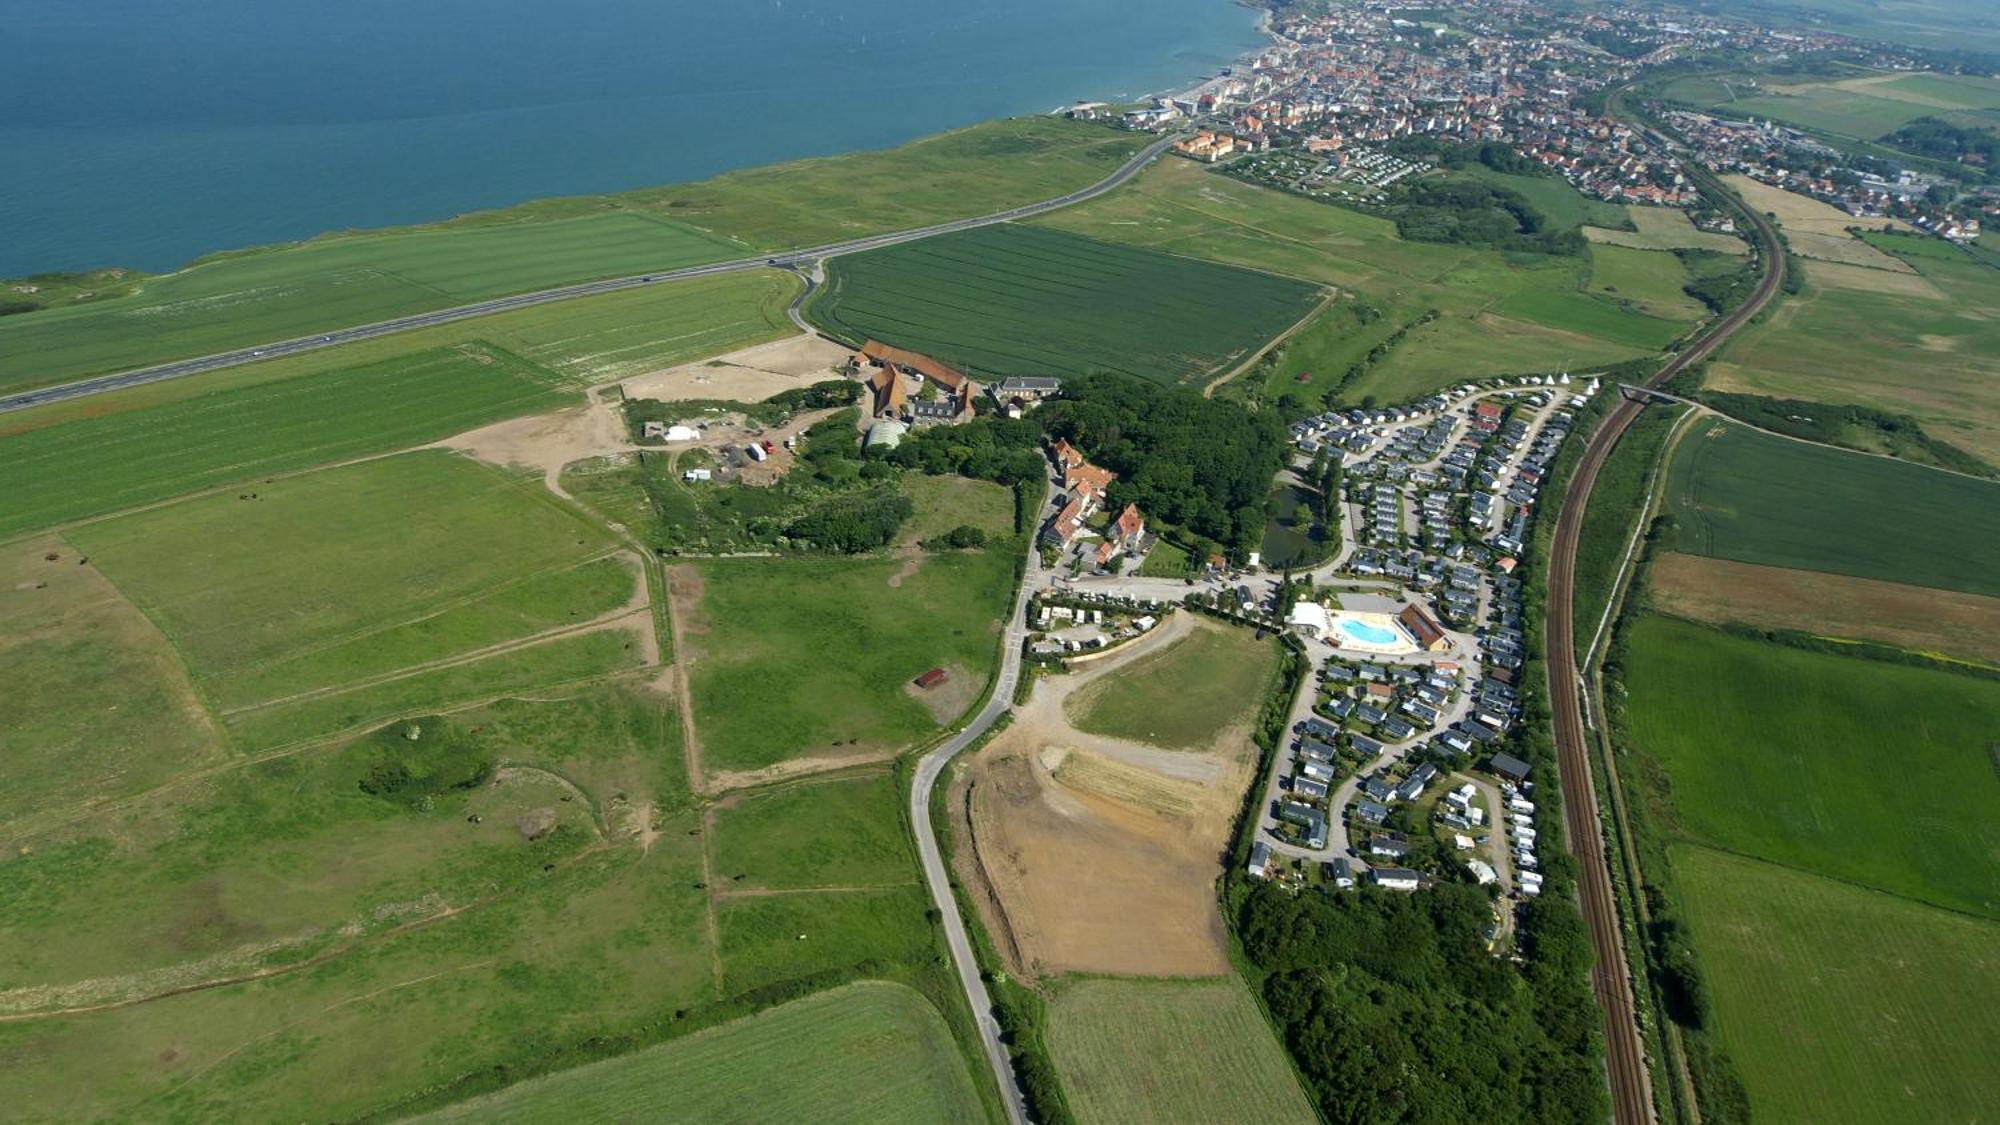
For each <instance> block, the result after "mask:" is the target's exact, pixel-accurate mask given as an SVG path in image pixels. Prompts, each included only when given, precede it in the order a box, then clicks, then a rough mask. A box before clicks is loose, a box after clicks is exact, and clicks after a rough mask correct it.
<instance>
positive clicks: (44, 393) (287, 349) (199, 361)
mask: <svg viewBox="0 0 2000 1125" xmlns="http://www.w3.org/2000/svg"><path fill="white" fill-rule="evenodd" d="M1175 139H1176V138H1175V136H1174V135H1168V136H1165V137H1162V138H1160V139H1159V140H1157V141H1154V142H1153V143H1152V144H1150V145H1147V146H1146V147H1145V148H1144V149H1142V150H1140V151H1139V152H1138V153H1137V154H1135V155H1134V156H1133V157H1132V159H1130V160H1127V161H1126V162H1125V163H1124V164H1123V165H1121V166H1120V167H1119V168H1118V170H1117V171H1115V172H1113V173H1111V174H1110V175H1109V176H1106V177H1105V178H1104V179H1102V180H1099V181H1097V182H1096V183H1094V184H1092V185H1090V186H1089V187H1086V188H1080V189H1078V190H1076V191H1073V192H1070V193H1069V194H1068V195H1063V196H1058V197H1056V198H1055V199H1045V200H1043V201H1042V202H1040V203H1029V204H1026V205H1024V206H1021V207H1013V208H1010V209H1008V210H1005V211H996V212H994V213H992V214H990V215H980V216H977V217H975V218H970V219H954V220H952V221H951V222H948V223H938V224H935V225H933V226H928V227H917V228H916V229H914V230H905V231H895V232H892V233H889V234H878V235H871V236H869V237H867V238H856V239H850V240H848V241H846V242H833V243H828V244H827V245H825V246H813V247H808V248H806V249H803V250H785V251H781V252H779V253H776V254H769V255H764V256H761V257H755V258H737V259H735V260H733V261H727V262H710V263H709V264H707V265H702V266H688V267H686V268H684V269H677V270H665V271H662V272H660V273H648V274H635V275H633V276H631V277H617V278H608V279H606V280H603V281H586V282H580V283H578V284H575V285H561V286H557V287H556V288H553V289H543V290H539V291H537V292H534V293H517V294H515V295H514V296H512V297H495V298H493V299H492V300H488V301H475V302H473V303H472V304H469V305H459V306H457V307H456V308H449V309H438V310H436V311H434V312H427V313H415V314H412V315H410V316H401V317H397V318H395V319H393V320H382V321H377V322H375V323H373V324H363V325H357V326H355V327H353V328H341V329H336V330H334V331H332V332H325V333H321V334H319V335H314V336H300V337H297V338H295V339H291V340H280V341H277V342H275V343H269V344H260V345H257V346H254V347H248V348H237V349H235V350H233V351H226V352H217V353H215V354H214V355H206V356H200V357H198V358H195V359H183V360H177V361H175V362H173V363H163V364H160V365H158V366H155V367H142V368H139V369H137V370H134V371H121V372H116V373H113V374H110V375H98V376H94V377H92V378H89V379H82V380H78V381H77V382H74V383H63V384H60V385H58V386H54V387H42V388H39V389H37V390H31V391H22V392H20V393H19V394H13V395H7V396H5V397H0V413H4V412H6V411H9V410H22V409H25V408H27V407H30V406H42V405H45V404H47V403H51V402H61V401H63V400H65V399H73V398H83V397H85V396H87V395H94V394H102V393H104V392H105V391H112V390H118V389H120V388H122V387H136V386H139V385H141V384H144V383H157V382H160V381H161V380H164V379H178V378H180V377H181V376H183V375H196V374H200V373H201V372H204V371H216V370H220V369H221V368H225V367H236V366H239V365H241V364H245V363H255V362H257V361H259V360H265V359H276V358H278V357H279V356H287V355H297V354H298V353H300V352H309V351H316V350H318V349H320V348H331V347H334V346H336V345H339V344H351V343H354V342H355V341H357V340H372V339H374V338H376V337H378V336H390V335H394V334H395V333H397V332H408V331H410V330H411V329H413V328H430V327H433V326H435V325H439V324H451V323H453V322H455V321H460V320H470V319H472V318H474V317H480V316H491V315H492V314H494V313H500V312H508V311H511V310H513V309H522V308H528V307H529V306H532V305H546V304H550V303H552V302H555V301H567V300H571V299H572V298H576V297H593V296H596V295H598V294H600V293H615V292H617V291H619V290H621V289H635V288H637V287H639V286H642V285H658V284H663V283H665V282H670V281H686V280H689V279H691V278H697V277H712V276H714V275H716V274H724V273H738V272H741V271H743V270H754V269H766V268H770V267H773V266H775V267H777V268H779V269H793V268H795V267H800V266H804V267H805V268H807V269H808V270H811V269H813V268H814V263H816V262H818V261H820V260H822V259H825V258H833V257H838V256H840V255H842V254H856V253H860V252H861V251H863V250H879V249H881V248H883V247H885V246H896V245H899V244H901V243H904V242H915V241H917V240H919V239H924V238H935V237H936V236H938V235H941V234H954V233H956V232H958V231H966V230H973V229H975V228H977V227H985V226H992V225H993V224H995V223H1005V222H1011V221H1013V220H1015V219H1026V218H1031V217H1033V216H1035V215H1040V214H1043V213H1045V212H1049V211H1054V210H1057V209H1059V208H1063V207H1069V206H1072V205H1073V204H1077V203H1082V202H1083V201H1085V200H1087V199H1094V198H1096V197H1097V196H1100V195H1103V194H1104V193H1105V192H1107V191H1110V190H1112V189H1113V188H1116V187H1118V186H1119V185H1121V184H1123V183H1125V181H1127V180H1129V179H1131V178H1132V177H1133V176H1135V175H1137V174H1138V173H1139V170H1140V169H1141V168H1144V167H1145V166H1146V165H1147V164H1150V163H1151V162H1152V161H1153V159H1154V158H1155V157H1157V156H1159V155H1160V154H1161V153H1162V152H1165V151H1166V150H1167V148H1168V147H1169V146H1171V145H1172V144H1173V143H1174V140H1175Z"/></svg>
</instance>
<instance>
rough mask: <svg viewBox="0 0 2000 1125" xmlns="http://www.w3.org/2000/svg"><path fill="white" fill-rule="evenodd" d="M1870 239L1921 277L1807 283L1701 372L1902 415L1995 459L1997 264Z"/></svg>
mask: <svg viewBox="0 0 2000 1125" xmlns="http://www.w3.org/2000/svg"><path fill="white" fill-rule="evenodd" d="M1871 241H1874V242H1875V244H1876V245H1877V246H1879V247H1881V248H1882V249H1886V250H1889V251H1890V252H1892V253H1897V254H1899V255H1902V256H1903V257H1904V258H1905V259H1906V260H1908V261H1909V262H1910V264H1911V265H1912V266H1914V267H1916V269H1917V270H1918V272H1919V273H1920V274H1922V281H1924V282H1928V283H1929V285H1928V287H1926V289H1921V290H1917V291H1903V290H1902V289H1901V287H1900V286H1896V287H1892V286H1889V285H1883V286H1881V287H1880V288H1877V289H1874V290H1871V291H1866V292H1864V291H1861V290H1857V289H1844V288H1832V287H1827V286H1814V287H1812V288H1810V289H1809V290H1808V291H1807V292H1806V293H1805V294H1804V295H1803V296H1799V297H1789V298H1787V299H1786V300H1785V302H1784V304H1782V305H1781V306H1779V307H1778V308H1777V310H1776V311H1775V312H1774V313H1773V314H1772V315H1771V316H1769V317H1767V318H1766V319H1764V320H1762V321H1760V322H1758V323H1756V324H1753V325H1751V326H1749V327H1748V328H1746V329H1745V330H1744V331H1743V332H1742V333H1740V334H1739V335H1738V337H1737V338H1736V339H1735V340H1733V341H1732V342H1731V343H1730V345H1729V347H1728V349H1727V350H1726V351H1725V352H1724V353H1723V355H1722V360H1721V362H1718V363H1717V364H1716V365H1715V367H1714V370H1713V371H1712V373H1711V375H1710V377H1709V378H1710V382H1711V383H1712V384H1713V385H1715V386H1717V388H1718V389H1722V390H1741V391H1750V392H1753V393H1756V394H1765V395H1770V396H1772V397H1776V398H1800V399H1806V400H1816V401H1820V402H1852V403H1857V404H1859V405H1863V406H1872V407H1874V408H1876V409H1878V410H1883V411H1887V412H1889V413H1892V414H1909V415H1913V416H1914V417H1916V419H1917V420H1918V421H1919V422H1921V423H1922V424H1923V426H1924V429H1925V430H1926V431H1927V432H1928V433H1929V434H1930V435H1931V436H1932V437H1936V438H1939V439H1941V440H1944V441H1947V442H1950V443H1951V444H1953V445H1956V446H1959V447H1960V448H1963V449H1965V450H1966V451H1967V452H1970V453H1972V454H1974V455H1976V456H1979V457H1982V458H1984V459H1985V460H1987V461H1988V462H1995V461H2000V318H1996V317H1995V316H1994V315H1993V310H1995V309H2000V270H1995V269H1993V268H1992V267H1991V266H1988V265H1985V264H1983V263H1979V262H1974V261H1970V260H1965V261H1956V262H1954V261H1948V260H1941V259H1938V258H1935V257H1933V256H1931V255H1930V254H1929V253H1924V254H1912V253H1909V252H1908V250H1909V247H1908V246H1906V245H1905V244H1903V243H1902V242H1900V241H1890V242H1884V241H1881V240H1880V239H1879V237H1872V238H1871ZM1926 249H1927V250H1928V247H1926Z"/></svg>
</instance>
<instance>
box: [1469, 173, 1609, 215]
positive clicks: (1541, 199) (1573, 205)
mask: <svg viewBox="0 0 2000 1125" xmlns="http://www.w3.org/2000/svg"><path fill="white" fill-rule="evenodd" d="M1467 173H1468V174H1469V175H1472V176H1474V177H1476V178H1478V179H1481V180H1484V181H1485V182H1487V183H1489V184H1492V185H1493V186H1494V187H1498V188H1504V189H1506V190H1508V191H1511V192H1514V193H1515V194H1517V195H1519V196H1521V197H1522V198H1523V199H1526V200H1527V201H1528V205H1529V206H1531V207H1533V208H1534V209H1535V210H1537V211H1539V212H1541V214H1542V217H1543V218H1544V219H1547V220H1548V226H1549V228H1550V229H1552V230H1575V229H1576V228H1578V227H1582V226H1594V227H1621V226H1624V225H1625V223H1626V222H1627V219H1626V217H1625V208H1623V207H1621V206H1619V205H1618V204H1616V203H1607V202H1605V201H1604V200H1602V199H1592V198H1590V197H1589V196H1587V195H1585V194H1583V193H1582V192H1580V191H1578V190H1576V188H1575V187H1573V186H1571V184H1570V182H1569V181H1568V180H1565V179H1563V178H1562V177H1561V176H1553V175H1551V176H1521V175H1515V174H1513V173H1509V172H1496V171H1494V170H1493V169H1491V168H1488V167H1486V166H1485V165H1484V164H1476V165H1473V166H1472V167H1471V168H1470V169H1468V170H1467Z"/></svg>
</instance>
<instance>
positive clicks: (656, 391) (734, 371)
mask: <svg viewBox="0 0 2000 1125" xmlns="http://www.w3.org/2000/svg"><path fill="white" fill-rule="evenodd" d="M851 354H852V353H851V352H849V351H848V350H847V349H846V348H844V347H842V346H840V345H839V344H836V343H834V342H833V341H831V340H827V339H825V338H824V337H820V336H812V335H799V336H793V337H791V338H789V339H784V340H774V341H772V342H771V343H768V344H759V345H757V346H756V347H752V348H744V349H743V350H742V351H737V352H731V353H729V354H728V355H722V356H717V357H715V358H714V359H710V360H703V361H702V362H699V363H684V364H681V365H680V366H678V367H669V368H666V369H665V370H662V371H654V372H652V373H650V374H646V375H638V376H634V377H633V378H630V379H627V380H625V382H624V387H625V393H626V394H627V395H629V396H631V397H633V398H652V399H659V400H661V401H662V402H674V401H678V400H681V399H691V398H720V399H730V400H733V401H735V402H762V401H763V400H765V399H767V398H770V397H771V396H772V395H774V394H777V393H779V392H780V391H789V390H793V389H795V388H798V387H806V386H811V385H812V384H814V383H817V382H821V381H823V380H826V379H838V378H840V372H839V367H840V364H841V363H842V362H843V361H844V360H846V359H847V358H848V357H849V356H850V355H851Z"/></svg>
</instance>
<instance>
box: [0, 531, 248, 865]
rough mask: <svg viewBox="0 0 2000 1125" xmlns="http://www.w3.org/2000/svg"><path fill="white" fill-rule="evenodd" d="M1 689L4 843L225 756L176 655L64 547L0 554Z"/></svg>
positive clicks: (20, 546) (45, 542)
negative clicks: (69, 812) (80, 809)
mask: <svg viewBox="0 0 2000 1125" xmlns="http://www.w3.org/2000/svg"><path fill="white" fill-rule="evenodd" d="M51 556H53V557H51ZM0 682H4V683H5V684H6V685H7V688H6V690H5V691H0V762H4V763H5V767H4V769H5V773H4V775H0V776H4V777H5V778H6V782H7V784H6V785H5V787H4V788H0V826H4V827H0V838H12V837H14V836H17V835H21V834H24V833H25V832H27V831H29V830H31V829H32V827H33V826H34V825H36V824H40V823H48V822H52V821H55V820H59V819H60V818H61V817H62V816H63V815H64V813H65V811H66V810H68V809H70V808H72V807H77V806H88V805H90V804H92V803H95V802H99V801H105V800H113V799H117V798H121V797H128V796H130V795H132V794H134V793H140V792H144V791H145V790H147V789H150V788H152V787H153V786H155V785H159V784H161V783H163V782H165V781H167V780H169V779H171V778H172V777H174V776H175V775H177V774H179V773H180V772H182V771H184V770H189V769H197V768H201V767H203V766H207V765H213V764H215V763H217V762H219V761H221V760H223V759H224V757H225V755H224V753H223V742H222V738H221V735H220V732H219V731H217V730H216V727H215V723H214V720H213V719H212V718H211V717H210V715H209V713H208V710H207V708H206V707H205V706H204V705H203V704H202V701H201V699H200V697H199V696H197V695H196V693H195V691H194V688H193V685H191V684H190V683H188V678H187V672H186V670H185V669H184V668H183V667H182V666H181V662H180V659H179V657H178V656H176V654H175V653H174V650H173V647H172V646H171V645H169V644H167V642H166V640H165V639H164V638H163V637H161V636H160V635H159V632H158V631H157V630H155V629H154V628H153V626H152V624H151V623H150V622H148V621H147V620H146V618H145V616H144V615H142V614H141V613H139V611H138V610H137V609H135V608H133V606H132V605H131V603H130V602H128V601H126V600H125V599H124V598H123V597H121V596H119V594H118V591H117V590H116V589H115V588H113V587H112V586H111V584H110V583H108V582H106V581H105V580H104V578H103V576H102V575H100V574H98V573H97V572H96V571H94V570H92V569H91V568H90V567H88V566H82V565H79V555H78V553H77V551H76V550H75V549H73V548H71V547H70V545H69V544H68V543H65V542H64V541H63V540H61V539H58V538H54V537H47V538H43V539H34V540H28V541H26V542H20V543H12V544H8V545H7V546H5V547H0Z"/></svg>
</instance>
